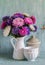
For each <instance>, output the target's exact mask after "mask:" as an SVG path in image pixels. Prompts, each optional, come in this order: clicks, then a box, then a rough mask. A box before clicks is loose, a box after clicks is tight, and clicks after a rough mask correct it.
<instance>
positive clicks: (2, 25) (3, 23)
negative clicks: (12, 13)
mask: <svg viewBox="0 0 45 65" xmlns="http://www.w3.org/2000/svg"><path fill="white" fill-rule="evenodd" d="M6 25H7V24H6V22H5V21H3V22H2V24H1V29H4V28H5V27H6Z"/></svg>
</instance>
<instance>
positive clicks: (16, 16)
mask: <svg viewBox="0 0 45 65" xmlns="http://www.w3.org/2000/svg"><path fill="white" fill-rule="evenodd" d="M18 17H20V18H23V19H24V15H23V14H21V13H16V14H14V15H13V16H12V18H13V19H15V18H18Z"/></svg>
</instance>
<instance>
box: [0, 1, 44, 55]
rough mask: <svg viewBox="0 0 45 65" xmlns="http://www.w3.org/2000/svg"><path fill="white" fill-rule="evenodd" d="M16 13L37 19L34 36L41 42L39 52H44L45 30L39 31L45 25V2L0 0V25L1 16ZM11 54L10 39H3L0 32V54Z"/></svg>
mask: <svg viewBox="0 0 45 65" xmlns="http://www.w3.org/2000/svg"><path fill="white" fill-rule="evenodd" d="M16 12H21V13H28V14H29V15H34V16H35V17H36V18H37V23H36V24H37V26H38V27H39V29H38V31H37V33H36V36H37V37H38V38H39V39H40V41H41V46H40V50H41V52H42V51H43V52H45V30H41V29H40V28H41V27H42V26H43V25H45V0H0V24H1V22H2V21H1V19H2V17H3V16H5V15H12V14H14V13H16ZM11 52H12V46H11V44H10V37H6V38H5V37H4V36H3V35H2V31H1V30H0V54H4V53H7V54H9V53H11Z"/></svg>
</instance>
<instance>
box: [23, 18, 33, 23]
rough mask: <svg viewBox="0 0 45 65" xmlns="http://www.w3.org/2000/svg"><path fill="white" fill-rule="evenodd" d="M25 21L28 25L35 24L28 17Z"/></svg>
mask: <svg viewBox="0 0 45 65" xmlns="http://www.w3.org/2000/svg"><path fill="white" fill-rule="evenodd" d="M24 21H25V23H26V24H33V21H32V19H31V18H29V17H26V18H25V19H24Z"/></svg>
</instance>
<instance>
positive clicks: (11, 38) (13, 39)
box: [10, 38, 17, 48]
mask: <svg viewBox="0 0 45 65" xmlns="http://www.w3.org/2000/svg"><path fill="white" fill-rule="evenodd" d="M14 39H15V40H16V41H17V39H16V38H11V40H10V41H11V44H12V46H13V48H15V45H14V43H13V40H14Z"/></svg>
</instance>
